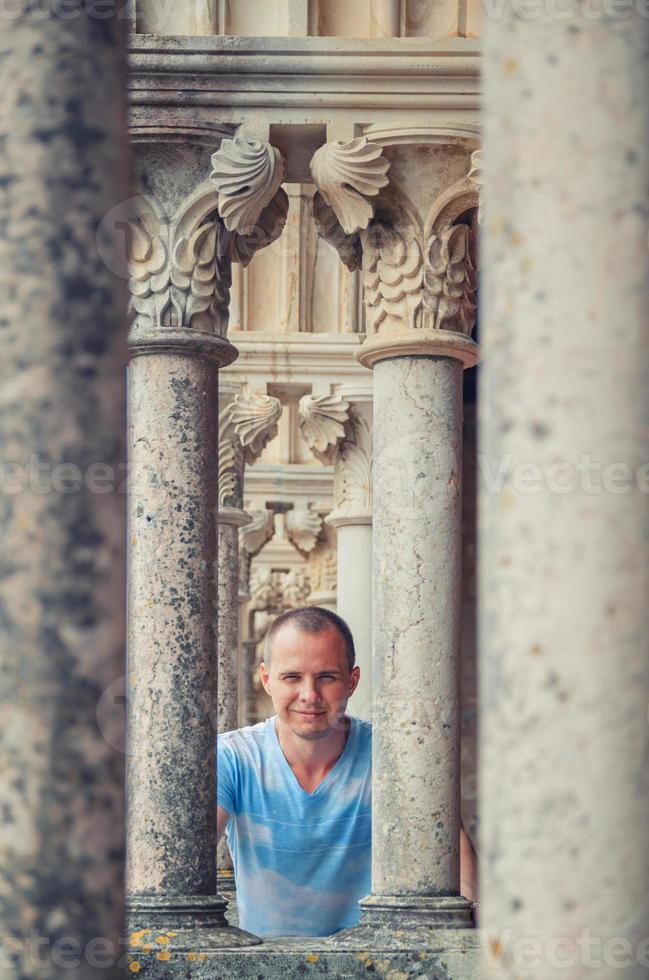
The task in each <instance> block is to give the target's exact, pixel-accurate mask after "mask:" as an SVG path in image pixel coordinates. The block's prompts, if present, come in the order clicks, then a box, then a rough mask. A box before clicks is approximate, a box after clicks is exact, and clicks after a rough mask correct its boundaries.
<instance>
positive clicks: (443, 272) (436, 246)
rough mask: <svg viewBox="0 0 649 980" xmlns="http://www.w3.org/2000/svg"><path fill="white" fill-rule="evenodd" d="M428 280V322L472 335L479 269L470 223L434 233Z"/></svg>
mask: <svg viewBox="0 0 649 980" xmlns="http://www.w3.org/2000/svg"><path fill="white" fill-rule="evenodd" d="M424 281H425V285H426V289H425V290H424V294H423V296H424V305H425V307H426V310H427V311H428V313H429V314H430V320H431V322H430V323H426V324H425V325H426V326H431V327H433V328H434V329H436V330H457V331H458V332H461V333H464V334H466V335H467V336H470V334H471V331H472V330H473V327H474V324H475V314H476V305H475V302H474V297H475V290H476V272H475V268H474V266H473V260H472V258H471V229H470V228H469V227H468V226H467V225H453V226H452V227H451V228H447V229H446V231H444V232H442V234H441V235H440V236H437V235H434V236H433V238H432V239H431V242H430V245H429V248H428V256H427V262H426V271H425V274H424Z"/></svg>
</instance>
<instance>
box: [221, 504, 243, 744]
mask: <svg viewBox="0 0 649 980" xmlns="http://www.w3.org/2000/svg"><path fill="white" fill-rule="evenodd" d="M218 567H219V619H218V624H219V625H218V651H219V664H218V678H219V684H218V692H219V694H218V727H219V731H220V732H231V731H233V730H234V729H235V728H237V727H238V714H239V712H238V698H239V682H238V681H239V678H238V672H239V528H238V526H237V525H233V524H226V523H224V522H222V521H221V520H219V559H218Z"/></svg>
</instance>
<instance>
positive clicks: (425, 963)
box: [131, 929, 479, 980]
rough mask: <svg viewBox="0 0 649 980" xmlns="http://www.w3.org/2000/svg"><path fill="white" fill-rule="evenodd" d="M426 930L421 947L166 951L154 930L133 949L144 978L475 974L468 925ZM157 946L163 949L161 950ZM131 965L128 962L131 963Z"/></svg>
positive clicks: (318, 942) (325, 942)
mask: <svg viewBox="0 0 649 980" xmlns="http://www.w3.org/2000/svg"><path fill="white" fill-rule="evenodd" d="M451 935H452V941H451V940H449V932H448V931H445V930H437V931H429V933H428V936H427V942H426V946H425V949H424V948H418V947H413V948H411V949H404V950H399V951H395V950H393V949H389V948H387V947H383V946H381V945H380V944H377V943H376V942H375V943H373V944H372V945H368V944H361V943H357V944H351V945H349V946H348V948H346V949H340V948H336V937H335V936H333V937H329V938H327V939H311V938H308V937H300V938H290V939H274V940H271V941H267V942H265V943H263V945H261V946H257V947H255V948H254V949H250V950H246V949H241V950H222V951H220V952H219V953H218V954H210V953H206V952H194V951H192V952H190V953H170V954H169V955H167V950H166V947H167V946H168V944H165V945H164V946H163V947H161V946H160V945H157V944H156V942H155V939H156V938H157V937H156V935H155V934H154V935H152V936H150V937H148V938H149V939H151V940H152V942H147V941H146V940H147V937H143V939H142V945H146V946H151V947H152V948H151V949H150V950H149V951H148V952H139V951H137V950H134V951H133V953H132V954H131V955H132V956H133V962H134V963H135V964H136V965H137V968H138V969H137V976H138V977H142V978H144V977H146V978H147V980H180V978H182V980H193V978H197V980H204V978H205V980H208V978H209V980H232V978H233V977H236V978H237V980H259V978H260V977H263V978H264V980H280V978H281V980H284V978H285V980H303V978H304V977H327V978H334V977H335V978H341V980H361V978H365V977H373V978H379V980H409V978H411V977H412V978H418V980H477V977H478V973H479V970H478V964H479V940H478V937H477V935H476V933H475V932H474V931H473V930H463V929H458V930H454V931H453V933H452V934H451ZM161 949H162V950H163V952H162V953H161ZM132 968H133V967H132V966H131V969H132Z"/></svg>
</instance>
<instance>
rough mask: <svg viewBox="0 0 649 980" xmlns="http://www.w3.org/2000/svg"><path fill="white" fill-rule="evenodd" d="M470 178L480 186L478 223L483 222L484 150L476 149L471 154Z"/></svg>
mask: <svg viewBox="0 0 649 980" xmlns="http://www.w3.org/2000/svg"><path fill="white" fill-rule="evenodd" d="M467 176H468V178H469V180H470V181H471V183H472V184H474V185H475V186H476V187H477V188H478V196H479V204H478V224H482V219H483V217H484V201H483V194H482V188H483V185H484V169H483V163H482V150H481V149H480V150H474V151H473V153H472V154H471V168H470V170H469V173H468V175H467Z"/></svg>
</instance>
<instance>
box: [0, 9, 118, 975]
mask: <svg viewBox="0 0 649 980" xmlns="http://www.w3.org/2000/svg"><path fill="white" fill-rule="evenodd" d="M12 11H13V13H12V15H11V19H10V21H7V23H6V24H5V27H4V29H3V33H2V38H1V40H0V80H1V82H2V98H3V109H2V113H1V114H0V147H1V151H0V160H1V163H0V184H1V185H2V193H1V194H0V281H1V282H2V297H3V301H2V313H1V317H2V320H1V325H2V331H1V335H2V358H0V385H1V389H2V411H1V412H0V459H1V460H2V467H1V469H0V474H1V479H0V511H1V513H2V517H1V523H2V573H1V574H0V610H1V618H2V630H1V641H0V644H1V647H0V660H1V661H2V672H1V675H0V678H1V680H0V730H1V731H2V739H1V741H2V749H1V752H0V769H1V771H2V780H1V781H0V810H1V812H2V820H1V821H0V824H1V827H0V974H1V975H2V977H3V980H23V978H25V980H26V978H31V977H36V976H38V977H42V978H43V980H54V978H55V977H60V976H61V966H62V965H65V966H66V967H67V969H66V970H65V971H64V972H65V973H66V975H67V976H68V977H70V980H82V978H90V977H93V978H94V977H97V976H99V975H101V976H102V977H106V978H109V977H110V978H111V980H113V978H115V980H116V978H117V977H118V976H121V970H120V969H118V967H117V961H118V959H119V956H120V953H119V937H120V935H122V914H123V883H122V880H123V851H124V819H123V803H124V800H123V768H124V725H123V720H124V719H123V707H120V702H119V696H120V695H123V675H124V671H125V657H124V648H125V617H124V579H125V524H126V512H125V501H126V498H125V495H124V494H123V493H120V492H119V491H120V486H121V483H122V481H123V479H124V471H125V465H124V464H125V429H126V420H125V405H126V394H125V367H126V291H125V289H124V286H123V281H121V280H120V279H118V278H117V277H116V276H115V275H114V274H113V271H112V270H113V269H114V268H115V264H116V262H117V258H118V246H119V245H120V243H121V236H119V234H116V232H115V229H114V227H113V228H104V230H103V233H102V238H101V246H102V247H101V255H100V253H99V251H98V248H97V244H98V243H97V227H98V226H99V225H100V223H101V221H102V218H103V217H104V216H105V215H106V214H107V212H109V211H110V210H111V209H112V208H113V207H114V206H115V205H116V203H117V202H118V201H120V200H121V199H122V198H123V197H125V196H127V194H128V188H127V159H128V153H127V140H126V116H125V101H126V100H125V80H124V65H125V53H124V46H123V39H122V36H121V25H120V23H119V22H118V21H117V19H116V18H114V17H113V18H111V19H109V20H102V21H94V22H92V23H91V18H90V16H89V15H88V14H87V13H85V12H78V14H77V17H76V19H74V20H72V21H70V20H65V21H63V20H61V19H57V18H55V17H53V16H50V17H48V18H46V19H43V18H42V17H39V16H36V15H35V13H34V10H33V9H32V8H31V4H29V3H28V2H27V0H25V2H18V3H17V4H14V5H13V6H12ZM6 16H7V17H8V16H9V14H8V13H7V15H6ZM99 103H101V105H102V107H103V111H102V113H101V116H98V115H97V112H96V106H97V105H98V104H99ZM122 700H123V699H122ZM97 937H102V943H103V945H102V946H101V949H98V945H97V942H96V939H97Z"/></svg>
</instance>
